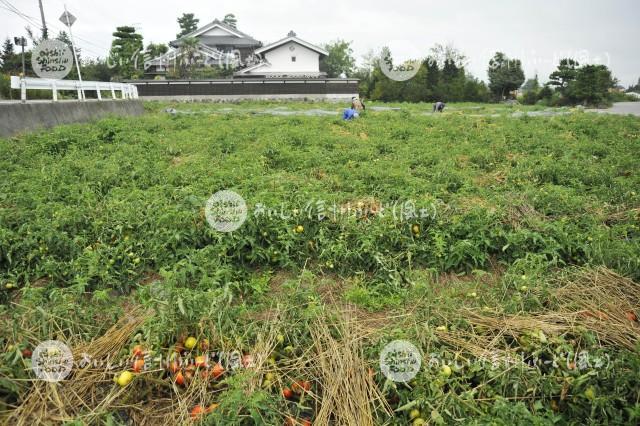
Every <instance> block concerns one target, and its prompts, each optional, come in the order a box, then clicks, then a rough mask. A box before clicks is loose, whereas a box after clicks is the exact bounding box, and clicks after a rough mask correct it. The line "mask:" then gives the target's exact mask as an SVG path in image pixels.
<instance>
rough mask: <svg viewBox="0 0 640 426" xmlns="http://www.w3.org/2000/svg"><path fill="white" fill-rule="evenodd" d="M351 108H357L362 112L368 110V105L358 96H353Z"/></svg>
mask: <svg viewBox="0 0 640 426" xmlns="http://www.w3.org/2000/svg"><path fill="white" fill-rule="evenodd" d="M351 109H355V110H356V111H358V113H361V112H364V111H366V110H367V107H366V106H365V104H364V102H362V101H361V100H360V99H359V98H358V97H357V96H354V97H353V98H351Z"/></svg>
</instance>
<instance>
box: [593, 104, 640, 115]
mask: <svg viewBox="0 0 640 426" xmlns="http://www.w3.org/2000/svg"><path fill="white" fill-rule="evenodd" d="M589 112H597V113H600V114H619V115H627V114H632V115H635V116H638V117H640V102H618V103H615V104H613V106H612V107H611V108H608V109H595V110H591V111H589Z"/></svg>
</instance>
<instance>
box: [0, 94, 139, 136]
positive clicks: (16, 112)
mask: <svg viewBox="0 0 640 426" xmlns="http://www.w3.org/2000/svg"><path fill="white" fill-rule="evenodd" d="M143 113H144V107H143V106H142V102H141V101H139V100H114V101H110V100H105V101H90V100H89V101H86V102H78V101H61V102H55V103H54V102H47V101H31V102H27V103H25V104H22V103H19V102H7V103H0V137H9V136H13V135H16V134H18V133H24V132H30V131H34V130H37V129H43V128H50V127H54V126H58V125H60V124H71V123H85V122H88V121H92V120H96V119H99V118H103V117H106V116H109V115H119V116H138V115H142V114H143Z"/></svg>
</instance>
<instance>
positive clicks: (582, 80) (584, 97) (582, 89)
mask: <svg viewBox="0 0 640 426" xmlns="http://www.w3.org/2000/svg"><path fill="white" fill-rule="evenodd" d="M615 84H616V80H615V79H614V78H613V76H612V75H611V71H610V70H609V68H607V67H606V66H605V65H585V66H583V67H581V68H579V69H578V72H577V74H576V79H575V80H574V81H572V82H571V83H569V86H568V87H567V93H568V97H569V99H571V100H572V101H573V102H576V103H583V104H586V105H601V104H603V103H606V102H607V101H608V100H609V89H611V88H612V87H614V86H615Z"/></svg>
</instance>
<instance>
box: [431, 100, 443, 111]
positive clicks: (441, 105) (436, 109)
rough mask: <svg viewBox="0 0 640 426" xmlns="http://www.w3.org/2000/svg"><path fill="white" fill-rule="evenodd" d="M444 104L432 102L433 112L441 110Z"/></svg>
mask: <svg viewBox="0 0 640 426" xmlns="http://www.w3.org/2000/svg"><path fill="white" fill-rule="evenodd" d="M445 106H446V105H445V104H444V102H436V103H435V104H433V112H442V111H444V107H445Z"/></svg>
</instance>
